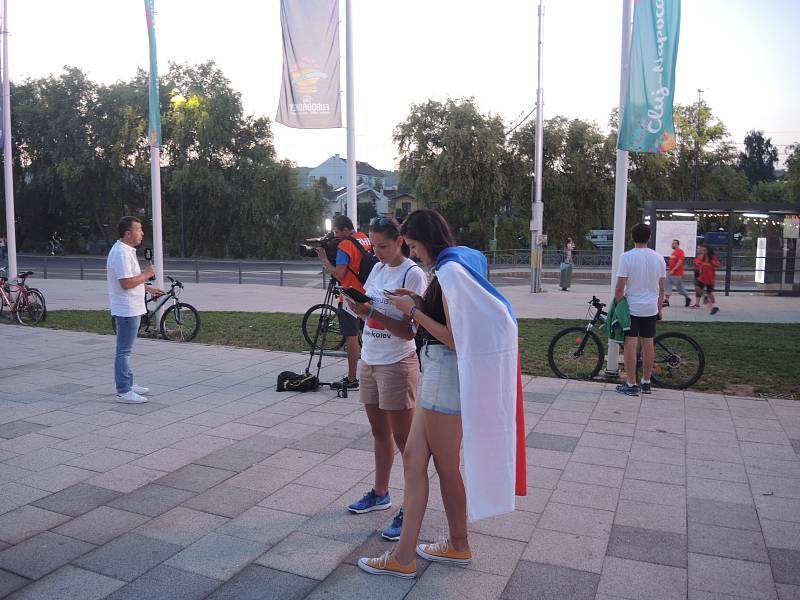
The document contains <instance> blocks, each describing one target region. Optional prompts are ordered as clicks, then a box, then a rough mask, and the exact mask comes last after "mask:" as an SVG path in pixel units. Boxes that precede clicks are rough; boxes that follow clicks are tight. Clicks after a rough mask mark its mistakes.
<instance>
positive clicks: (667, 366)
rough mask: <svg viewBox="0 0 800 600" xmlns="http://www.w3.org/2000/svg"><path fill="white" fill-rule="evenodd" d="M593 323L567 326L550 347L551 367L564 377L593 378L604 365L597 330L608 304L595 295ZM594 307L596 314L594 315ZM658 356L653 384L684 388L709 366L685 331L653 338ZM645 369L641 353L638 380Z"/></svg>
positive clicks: (692, 383)
mask: <svg viewBox="0 0 800 600" xmlns="http://www.w3.org/2000/svg"><path fill="white" fill-rule="evenodd" d="M589 305H590V306H591V308H589V312H588V317H589V322H588V323H587V324H586V325H585V326H583V327H580V326H575V327H567V328H566V329H562V330H561V331H559V332H558V333H557V334H556V335H555V336H554V337H553V339H552V340H551V342H550V347H549V348H548V349H547V361H548V362H549V363H550V368H551V369H552V370H553V373H555V374H556V375H557V376H558V377H560V378H562V379H583V380H587V379H593V378H594V377H596V376H597V375H598V374H599V373H600V370H601V369H602V368H603V362H604V360H605V356H606V354H605V347H604V346H603V342H602V340H601V339H600V336H599V335H597V334H596V333H595V332H594V331H593V329H594V327H595V326H596V325H598V324H601V325H602V324H603V323H605V322H606V319H607V318H608V313H607V312H606V311H604V310H603V309H604V308H605V306H606V305H605V304H603V303H602V302H600V300H599V299H598V298H596V297H594V296H592V299H591V301H589ZM592 309H594V314H592ZM653 344H654V346H655V351H656V358H655V362H654V363H653V374H652V381H653V384H654V385H656V386H658V387H662V388H669V389H676V390H682V389H685V388H688V387H690V386H692V385H694V384H695V383H697V381H698V380H699V379H700V377H701V376H702V375H703V370H704V369H705V365H706V358H705V354H704V353H703V349H702V348H701V347H700V344H698V343H697V341H695V340H694V339H693V338H692V337H690V336H688V335H686V334H685V333H680V332H677V331H671V332H668V333H662V334H661V335H658V336H656V338H655V339H654V340H653ZM641 368H642V356H641V352H640V353H639V356H638V357H637V360H636V372H637V377H636V378H637V379H638V378H639V373H640V372H641Z"/></svg>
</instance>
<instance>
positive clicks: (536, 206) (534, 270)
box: [531, 0, 544, 294]
mask: <svg viewBox="0 0 800 600" xmlns="http://www.w3.org/2000/svg"><path fill="white" fill-rule="evenodd" d="M538 14H539V42H538V45H537V46H538V51H537V65H538V67H537V85H536V159H535V166H534V173H535V174H534V178H533V185H534V198H533V204H531V293H532V294H535V293H538V292H541V291H542V242H543V238H542V234H543V233H544V223H543V222H542V221H543V216H544V207H543V205H542V157H543V150H544V119H543V117H542V95H543V90H542V19H543V17H544V5H543V4H542V0H539V10H538Z"/></svg>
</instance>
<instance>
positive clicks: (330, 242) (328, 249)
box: [300, 231, 342, 264]
mask: <svg viewBox="0 0 800 600" xmlns="http://www.w3.org/2000/svg"><path fill="white" fill-rule="evenodd" d="M341 241H342V240H341V238H337V237H336V235H335V234H334V233H333V232H332V231H329V232H328V233H326V234H325V235H323V236H322V237H318V238H306V243H305V244H300V256H304V257H305V258H316V256H317V248H325V255H326V256H327V257H328V260H329V261H330V262H331V263H333V264H336V250H337V249H338V248H339V242H341Z"/></svg>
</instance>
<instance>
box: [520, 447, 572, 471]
mask: <svg viewBox="0 0 800 600" xmlns="http://www.w3.org/2000/svg"><path fill="white" fill-rule="evenodd" d="M569 457H570V453H569V452H560V451H558V450H545V449H543V448H526V449H525V458H526V462H527V464H529V465H531V466H534V467H544V468H546V469H563V468H564V467H566V466H567V463H568V462H569Z"/></svg>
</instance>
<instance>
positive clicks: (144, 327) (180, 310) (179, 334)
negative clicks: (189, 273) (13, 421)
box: [111, 277, 200, 342]
mask: <svg viewBox="0 0 800 600" xmlns="http://www.w3.org/2000/svg"><path fill="white" fill-rule="evenodd" d="M167 279H169V281H170V286H169V290H168V291H166V292H164V294H162V295H161V296H150V295H149V294H148V295H146V296H145V305H146V306H147V305H149V304H151V303H154V304H153V306H152V307H151V306H147V313H145V314H144V315H142V320H141V321H140V322H139V335H146V336H150V337H155V336H156V335H157V332H156V331H153V330H151V329H150V327H151V326H155V324H156V315H157V314H158V311H159V310H161V308H162V307H163V306H164V305H165V304H167V303H168V302H172V304H171V305H170V306H168V307H167V308H166V309H165V310H164V314H163V315H161V320H160V321H159V323H158V332H159V333H161V337H162V338H164V339H165V340H172V341H174V342H191V341H192V340H193V339H194V338H196V337H197V334H198V333H199V332H200V314H199V313H198V312H197V309H196V308H195V307H194V306H192V305H191V304H187V303H186V302H178V296H180V293H181V291H182V290H183V284H182V283H181V282H180V281H178V280H176V279H173V278H172V277H167ZM111 328H112V329H113V330H114V333H116V332H117V323H116V321H115V319H114V317H113V316H112V317H111Z"/></svg>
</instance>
